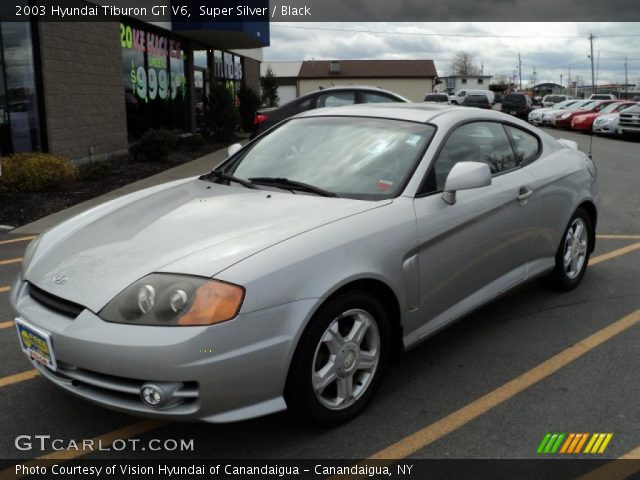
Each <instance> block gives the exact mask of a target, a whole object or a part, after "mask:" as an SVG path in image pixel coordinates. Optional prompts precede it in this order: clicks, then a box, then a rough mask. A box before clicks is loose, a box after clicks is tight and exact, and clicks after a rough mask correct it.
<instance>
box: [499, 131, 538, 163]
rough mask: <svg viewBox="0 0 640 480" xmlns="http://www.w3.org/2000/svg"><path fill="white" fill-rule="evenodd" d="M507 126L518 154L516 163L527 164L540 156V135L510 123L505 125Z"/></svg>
mask: <svg viewBox="0 0 640 480" xmlns="http://www.w3.org/2000/svg"><path fill="white" fill-rule="evenodd" d="M505 128H506V130H507V133H508V134H509V137H510V138H511V142H512V143H513V148H514V150H515V154H516V165H518V166H522V165H526V164H528V163H530V162H532V161H533V160H535V159H536V158H538V155H539V154H540V148H541V147H540V142H539V141H538V137H536V136H535V135H533V134H531V133H528V132H525V131H524V130H521V129H519V128H515V127H511V126H509V125H505Z"/></svg>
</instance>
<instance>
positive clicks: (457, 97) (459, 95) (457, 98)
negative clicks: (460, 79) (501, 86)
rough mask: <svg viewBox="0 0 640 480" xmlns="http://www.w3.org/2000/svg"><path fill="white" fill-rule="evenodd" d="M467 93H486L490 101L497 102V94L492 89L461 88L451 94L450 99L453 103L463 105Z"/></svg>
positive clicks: (491, 102)
mask: <svg viewBox="0 0 640 480" xmlns="http://www.w3.org/2000/svg"><path fill="white" fill-rule="evenodd" d="M467 95H486V96H487V98H488V99H489V103H490V104H491V105H493V104H494V103H495V98H496V96H495V94H494V93H493V92H492V91H491V90H459V91H457V92H456V93H455V94H453V95H450V96H449V100H451V103H452V104H453V105H462V101H463V100H464V99H465V97H466V96H467Z"/></svg>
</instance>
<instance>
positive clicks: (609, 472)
mask: <svg viewBox="0 0 640 480" xmlns="http://www.w3.org/2000/svg"><path fill="white" fill-rule="evenodd" d="M620 460H623V461H620ZM624 460H640V447H637V448H634V449H633V450H631V451H630V452H627V453H625V454H624V455H622V456H621V457H618V458H617V459H615V460H612V461H611V462H609V463H607V464H606V465H603V466H602V467H600V468H596V469H595V470H592V471H591V472H589V473H587V474H586V475H583V476H581V477H580V478H579V479H578V480H601V479H603V478H606V479H607V480H623V479H625V478H629V477H631V475H633V474H635V473H638V472H639V471H640V463H638V462H625V461H624Z"/></svg>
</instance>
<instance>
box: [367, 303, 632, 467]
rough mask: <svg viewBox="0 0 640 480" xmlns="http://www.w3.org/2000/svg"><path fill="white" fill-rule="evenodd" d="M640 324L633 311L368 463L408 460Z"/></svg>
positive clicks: (416, 433)
mask: <svg viewBox="0 0 640 480" xmlns="http://www.w3.org/2000/svg"><path fill="white" fill-rule="evenodd" d="M639 323H640V310H636V311H635V312H633V313H631V314H629V315H627V316H626V317H624V318H621V319H620V320H617V321H616V322H614V323H612V324H611V325H609V326H607V327H605V328H603V329H602V330H599V331H597V332H596V333H594V334H593V335H590V336H589V337H587V338H585V339H583V340H581V341H580V342H578V343H576V344H575V345H572V346H571V347H569V348H567V349H566V350H563V351H562V352H560V353H558V354H557V355H554V356H553V357H551V358H550V359H548V360H546V361H544V362H542V363H541V364H539V365H538V366H536V367H534V368H532V369H531V370H528V371H527V372H525V373H523V374H522V375H520V376H519V377H517V378H514V379H513V380H511V381H509V382H507V383H505V384H504V385H502V386H500V387H498V388H496V389H495V390H493V391H491V392H489V393H487V394H486V395H484V396H482V397H480V398H478V399H477V400H475V401H473V402H471V403H469V404H468V405H465V406H464V407H462V408H460V409H459V410H456V411H455V412H453V413H451V414H450V415H447V416H446V417H444V418H441V419H440V420H438V421H437V422H435V423H432V424H431V425H429V426H427V427H424V428H422V429H420V430H418V431H417V432H415V433H413V434H411V435H409V436H407V437H405V438H403V439H402V440H400V441H398V442H396V443H394V444H393V445H391V446H389V447H387V448H384V449H383V450H380V451H379V452H377V453H375V454H373V455H372V456H371V457H369V459H372V460H373V459H376V460H378V459H379V460H384V459H386V460H390V461H389V463H393V461H394V460H399V459H402V458H406V457H408V456H409V455H411V454H413V453H415V452H416V451H418V450H420V449H422V448H424V447H426V446H427V445H430V444H431V443H433V442H435V441H436V440H439V439H440V438H442V437H444V436H445V435H447V434H449V433H451V432H453V431H454V430H457V429H459V428H461V427H463V426H464V425H466V424H467V423H469V422H470V421H472V420H474V419H476V418H477V417H479V416H480V415H483V414H485V413H487V412H488V411H489V410H491V409H493V408H495V407H497V406H498V405H500V404H502V403H504V402H506V401H507V400H509V399H510V398H512V397H514V396H515V395H517V394H518V393H520V392H522V391H524V390H526V389H527V388H529V387H531V386H533V385H535V384H536V383H538V382H540V381H542V380H544V379H545V378H547V377H548V376H550V375H552V374H554V373H555V372H557V371H558V370H560V369H561V368H563V367H565V366H567V365H568V364H570V363H571V362H573V361H575V360H577V359H578V358H580V357H582V356H583V355H584V354H586V353H588V352H590V351H591V350H593V349H594V348H596V347H598V346H600V345H602V344H603V343H604V342H606V341H608V340H610V339H611V338H613V337H615V336H616V335H619V334H620V333H622V332H624V331H626V330H628V329H629V328H631V327H633V326H635V325H637V324H639Z"/></svg>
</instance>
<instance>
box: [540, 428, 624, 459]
mask: <svg viewBox="0 0 640 480" xmlns="http://www.w3.org/2000/svg"><path fill="white" fill-rule="evenodd" d="M612 438H613V433H594V434H589V433H568V434H565V433H547V434H546V435H545V436H544V437H543V438H542V441H541V442H540V444H539V445H538V449H537V453H541V454H553V453H563V454H578V453H591V454H593V453H604V451H605V450H606V448H607V446H608V445H609V442H610V441H611V439H612ZM587 440H589V441H588V442H587ZM585 444H586V447H585V448H584V450H583V449H582V448H583V447H584V446H585Z"/></svg>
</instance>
